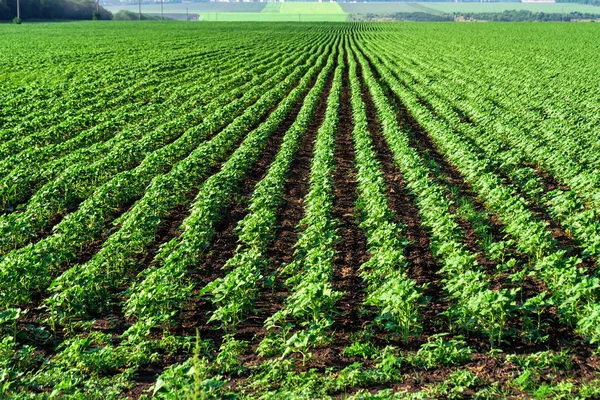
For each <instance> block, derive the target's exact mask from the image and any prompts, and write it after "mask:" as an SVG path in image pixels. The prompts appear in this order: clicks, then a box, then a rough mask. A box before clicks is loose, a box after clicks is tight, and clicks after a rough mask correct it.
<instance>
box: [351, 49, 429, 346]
mask: <svg viewBox="0 0 600 400" xmlns="http://www.w3.org/2000/svg"><path fill="white" fill-rule="evenodd" d="M347 54H348V65H349V82H350V89H351V103H352V120H353V122H354V130H353V132H352V137H353V140H354V149H355V154H356V156H355V157H356V161H355V163H356V167H357V186H358V198H357V201H356V208H357V211H358V216H359V221H360V228H361V229H362V230H363V231H364V232H365V235H366V238H367V246H368V250H369V253H370V254H371V258H370V259H369V261H367V262H366V263H364V264H363V265H362V266H361V271H362V272H361V276H362V277H363V278H364V279H365V281H366V282H367V285H368V288H367V293H368V294H367V297H366V299H365V304H366V305H368V306H374V307H376V308H377V309H378V310H379V314H378V316H377V318H376V321H377V322H378V323H379V324H380V325H382V326H384V327H385V329H386V330H389V331H392V332H398V333H399V334H400V336H401V338H402V339H403V340H408V338H409V337H410V336H411V335H415V334H418V333H419V331H420V328H421V325H420V320H419V312H418V311H419V310H418V306H419V303H420V302H422V300H423V299H422V298H421V295H420V289H421V288H419V287H417V284H416V282H415V281H414V280H413V279H410V278H409V277H408V276H407V261H406V258H405V252H406V246H407V244H408V242H407V240H406V239H405V238H404V237H403V235H402V229H403V227H402V226H401V225H399V224H398V223H396V222H395V221H394V212H393V211H392V210H391V209H390V207H389V203H388V202H389V199H388V197H387V193H386V183H385V179H384V177H383V172H382V169H381V164H380V163H379V161H377V157H376V155H375V151H374V149H373V141H372V139H371V137H370V133H369V130H368V124H367V113H366V106H365V104H364V102H363V100H362V97H361V93H362V90H361V84H360V80H359V78H358V75H357V65H356V61H355V59H354V57H353V56H352V53H351V52H350V51H347Z"/></svg>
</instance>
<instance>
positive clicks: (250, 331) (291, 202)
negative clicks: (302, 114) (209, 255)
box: [233, 75, 333, 387]
mask: <svg viewBox="0 0 600 400" xmlns="http://www.w3.org/2000/svg"><path fill="white" fill-rule="evenodd" d="M332 83H333V76H332V75H330V76H329V77H328V81H327V83H326V84H325V88H324V90H323V93H322V94H321V98H320V99H319V102H318V104H317V107H316V110H315V114H314V118H313V120H312V121H311V123H310V124H309V126H308V128H307V130H306V132H305V133H304V136H303V138H302V143H301V144H300V148H299V150H298V152H297V153H296V157H295V158H294V161H293V162H292V165H291V168H290V172H289V174H288V176H287V179H286V183H285V186H284V189H283V204H282V206H281V207H280V208H279V210H278V212H277V214H278V215H277V217H278V218H277V220H278V221H280V224H279V227H278V228H277V231H276V234H275V239H274V240H273V243H272V245H271V246H270V248H269V250H268V251H267V258H268V259H269V260H270V262H269V266H270V269H269V270H268V271H265V275H267V274H270V273H271V274H275V278H276V279H275V282H274V286H273V287H272V288H264V289H263V290H262V291H261V292H260V294H259V297H258V298H257V300H256V308H257V313H256V314H255V315H252V316H250V317H248V319H247V321H246V322H245V323H243V324H241V325H240V326H239V327H238V330H237V333H236V335H237V336H239V338H241V339H243V340H248V341H249V342H250V345H249V347H248V351H247V352H246V353H245V354H243V355H242V361H243V362H244V364H245V365H248V366H251V365H256V364H259V363H260V362H261V358H260V357H258V355H257V348H258V345H259V344H260V342H261V340H262V339H263V338H264V337H265V336H266V334H267V331H266V329H265V328H264V322H265V320H266V319H267V317H269V316H271V315H273V314H274V313H276V312H277V311H278V310H279V309H280V308H281V307H282V305H283V301H284V299H285V297H286V296H287V290H286V288H285V285H284V284H283V282H282V281H281V279H282V278H281V277H280V276H279V272H280V271H281V269H282V268H283V267H284V266H285V265H287V264H289V263H291V262H292V261H293V259H294V247H293V246H294V244H295V243H296V241H297V240H298V231H297V230H296V229H297V226H298V224H299V223H300V220H301V219H302V216H303V210H304V208H303V207H304V197H305V196H306V194H307V193H308V186H309V182H308V179H309V175H310V163H311V160H312V157H313V149H314V141H315V138H316V135H317V132H318V130H319V127H320V126H321V124H322V123H323V119H324V117H325V110H326V109H327V96H328V94H329V91H330V90H331V86H332ZM233 386H234V387H235V383H234V385H233Z"/></svg>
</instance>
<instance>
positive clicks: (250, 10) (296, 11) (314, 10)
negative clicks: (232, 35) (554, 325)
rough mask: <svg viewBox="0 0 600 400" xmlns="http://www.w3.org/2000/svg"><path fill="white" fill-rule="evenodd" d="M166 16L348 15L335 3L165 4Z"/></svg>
mask: <svg viewBox="0 0 600 400" xmlns="http://www.w3.org/2000/svg"><path fill="white" fill-rule="evenodd" d="M106 9H108V10H109V11H111V12H117V11H119V10H129V11H133V12H137V10H138V8H137V5H135V4H129V5H122V6H107V7H106ZM186 10H187V11H186ZM142 12H143V13H160V5H159V4H142ZM164 12H165V13H186V12H189V13H190V14H198V15H199V20H201V21H267V22H275V21H331V22H336V21H337V22H343V21H346V19H347V18H348V14H347V13H346V12H345V11H344V10H343V9H342V7H340V5H339V4H338V3H317V2H314V3H181V4H165V5H164Z"/></svg>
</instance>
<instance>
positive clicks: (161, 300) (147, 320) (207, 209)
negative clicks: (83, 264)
mask: <svg viewBox="0 0 600 400" xmlns="http://www.w3.org/2000/svg"><path fill="white" fill-rule="evenodd" d="M330 46H331V45H326V44H321V45H320V46H319V49H318V50H317V52H316V53H315V52H314V51H313V50H314V49H311V48H307V53H310V54H313V55H312V56H311V57H310V58H309V60H308V61H307V62H306V64H305V65H304V66H303V67H295V68H294V67H293V66H288V67H286V68H284V70H283V73H285V74H286V75H287V78H286V79H285V80H284V81H283V82H281V83H280V84H278V85H277V87H276V88H274V89H272V90H271V91H268V92H267V93H265V96H263V98H262V99H261V100H259V102H257V103H256V105H255V106H253V107H250V108H249V109H248V110H247V113H246V117H245V118H239V119H238V120H237V121H240V122H239V123H238V125H235V123H234V125H235V126H233V125H232V126H230V128H227V129H226V130H224V131H223V132H222V133H221V134H220V135H222V137H223V138H225V137H226V135H229V136H231V135H240V134H242V135H243V134H244V133H245V132H246V131H247V127H248V126H252V124H251V123H250V124H249V122H251V120H252V118H255V119H260V118H261V116H260V113H261V112H262V113H265V112H267V110H269V109H271V108H272V106H273V105H274V104H275V103H277V102H278V101H279V100H281V97H282V96H285V95H286V94H287V93H288V92H289V91H290V89H291V87H292V86H293V85H294V84H296V83H298V79H300V78H302V79H301V80H300V83H299V84H298V85H297V86H296V87H295V88H294V89H292V91H291V92H290V93H289V95H288V96H287V97H286V98H285V99H284V100H283V101H282V102H281V103H280V104H279V106H278V107H277V108H276V109H275V111H273V112H272V113H271V114H270V115H269V117H268V118H267V119H266V120H265V121H264V122H263V123H262V124H261V125H260V126H259V127H258V128H257V129H255V130H253V131H252V132H250V133H249V134H248V135H247V137H246V138H245V139H244V141H243V142H242V144H241V145H240V146H239V147H238V148H237V149H236V150H235V152H234V154H233V155H232V156H231V157H230V158H229V160H228V161H227V162H225V163H224V164H223V167H222V168H221V171H220V172H219V173H217V174H215V175H213V176H212V177H211V178H209V179H208V180H207V181H206V182H205V183H204V184H203V185H202V188H201V191H200V193H199V195H198V198H197V199H196V201H195V206H194V208H193V210H192V215H191V216H190V217H188V219H186V226H187V229H186V231H187V232H188V236H187V239H188V240H187V243H186V242H185V240H186V238H185V233H184V234H183V235H182V236H184V237H183V238H182V242H181V243H184V244H186V247H185V249H186V250H189V249H190V247H189V246H190V245H191V244H192V243H191V241H190V240H189V239H190V237H189V233H190V231H189V229H190V228H189V227H190V226H192V227H194V225H193V224H197V223H199V222H202V221H198V220H197V218H198V217H200V218H202V217H203V216H205V215H207V213H209V214H211V213H212V218H214V220H212V221H211V222H209V221H205V222H204V223H210V224H211V226H213V227H214V224H215V223H216V221H218V219H219V218H220V216H222V215H223V213H224V212H225V211H226V209H227V204H228V203H230V202H231V201H232V196H231V194H232V193H233V192H235V191H236V189H237V188H238V187H239V183H240V182H241V181H242V180H243V179H244V178H245V176H246V172H247V171H248V169H249V168H250V167H251V166H252V165H253V164H254V163H255V162H256V161H257V160H258V158H259V156H260V154H262V152H263V151H264V148H265V146H266V145H267V144H268V140H269V137H270V136H271V134H272V133H273V132H274V131H275V130H276V129H277V127H278V126H279V125H280V124H281V123H282V122H283V121H284V120H285V118H286V116H287V115H288V114H289V112H291V110H292V108H293V106H294V104H295V103H296V102H297V101H300V99H301V96H302V95H303V94H304V93H306V91H307V90H308V88H309V85H310V83H311V82H312V80H313V79H314V76H315V75H316V74H317V72H318V71H319V70H320V68H321V67H322V64H323V60H324V57H325V56H326V55H327V53H329V48H330ZM324 47H325V49H324ZM320 53H323V54H322V55H320V56H318V55H319V54H320ZM317 57H318V59H317V60H316V61H315V58H317ZM308 66H311V67H310V69H309V70H308V72H306V73H305V74H304V72H305V71H306V70H307V69H308ZM302 74H304V76H303V77H302ZM260 110H263V111H260ZM234 128H235V129H234ZM217 137H218V136H217ZM217 144H218V143H216V142H215V143H214V144H213V146H212V147H211V146H204V147H202V146H201V147H200V148H198V149H197V150H196V151H195V152H194V153H195V155H196V156H197V157H199V159H201V160H206V159H207V158H210V157H213V155H212V153H213V152H215V151H217V150H218V151H221V150H220V147H219V146H216V145H217ZM215 146H216V147H215ZM199 159H196V158H193V159H192V158H190V159H189V163H188V165H187V167H193V165H194V164H196V165H200V163H199ZM182 167H183V165H182ZM201 168H202V167H201ZM180 171H181V173H183V172H184V169H183V168H182V169H181V170H180ZM188 179H192V178H191V177H190V178H188ZM163 188H164V187H163ZM151 190H152V189H151ZM203 200H205V201H203ZM201 203H203V204H204V205H205V206H204V207H202V206H200V205H199V204H201ZM144 210H146V211H147V208H144ZM194 212H196V215H195V214H194ZM194 216H195V217H196V221H194ZM196 232H197V229H194V231H193V233H196ZM207 240H210V239H208V238H207ZM178 243H180V242H178V239H173V240H172V241H171V242H170V244H171V245H174V244H178ZM166 247H168V245H167V246H166ZM204 248H205V246H202V248H201V249H200V251H202V250H203V249H204ZM161 252H163V254H168V253H165V247H163V248H161ZM198 257H199V254H196V256H195V257H194V256H193V255H191V254H189V258H188V259H187V260H186V261H187V263H189V265H188V267H190V266H191V265H193V264H194V263H196V262H197V260H198ZM159 258H160V256H159ZM163 259H164V257H162V258H161V260H163ZM177 260H178V261H182V260H181V259H177ZM167 261H169V260H168V258H167V259H166V260H165V262H167ZM159 262H161V261H159ZM176 262H177V261H176ZM178 267H179V268H182V267H183V268H184V272H185V271H186V270H187V267H185V266H183V265H181V264H179V265H178ZM80 272H83V273H84V274H86V273H87V272H86V271H85V270H84V271H80ZM95 272H96V273H98V272H102V271H95ZM168 272H173V265H172V264H165V265H163V266H162V267H160V268H154V270H153V272H150V273H148V274H147V273H144V274H142V275H143V276H144V277H146V280H143V281H140V282H139V285H134V287H135V290H133V291H132V293H130V295H132V297H131V298H129V299H128V302H127V303H126V304H125V306H124V310H126V311H127V310H129V311H131V312H132V314H133V315H134V316H135V317H136V319H137V322H136V323H134V324H133V326H132V327H131V328H130V329H129V330H128V331H127V332H125V334H124V335H123V339H125V340H123V341H122V342H121V344H120V345H115V342H114V340H113V339H112V338H111V336H110V335H105V334H100V333H99V332H92V333H91V334H89V333H85V334H82V335H75V336H73V337H71V338H68V339H66V340H65V341H64V342H63V343H62V344H61V346H60V347H59V352H58V353H57V354H56V355H55V356H54V357H52V358H51V359H49V360H47V361H45V362H44V363H43V364H42V365H40V367H39V370H38V371H37V372H35V373H34V374H32V375H30V376H28V382H29V384H30V385H36V386H39V387H44V388H54V392H55V393H57V394H62V395H68V394H71V395H75V396H77V395H79V396H84V393H89V392H90V391H92V392H95V390H97V389H95V388H94V387H95V386H97V387H104V388H105V390H107V391H111V392H112V391H114V392H115V393H119V392H121V391H123V390H124V389H125V388H126V387H127V385H128V382H130V381H131V379H132V377H133V372H134V371H135V370H136V368H138V367H139V366H140V365H141V364H143V363H148V362H150V361H152V360H155V359H156V357H159V354H158V353H157V352H156V351H157V350H162V351H163V352H164V351H166V352H169V351H177V350H182V349H183V350H186V351H189V349H190V347H189V345H190V343H191V342H190V341H187V340H186V339H181V338H175V337H171V336H169V335H167V334H165V336H164V337H163V338H162V340H160V341H156V340H151V339H150V337H149V336H148V335H149V329H150V328H151V327H153V326H155V324H157V323H158V321H160V323H161V324H164V325H170V324H172V323H173V322H174V321H173V320H172V319H171V318H172V313H165V314H154V313H153V311H152V310H156V309H162V310H164V309H165V308H167V307H171V308H173V309H174V310H175V309H178V308H180V307H182V306H183V301H184V300H185V299H187V298H188V297H189V295H190V293H184V292H183V290H184V289H185V287H186V286H187V283H185V282H183V281H182V280H177V281H175V280H173V281H172V280H170V279H169V275H167V276H165V275H163V274H165V273H168ZM146 275H148V276H146ZM86 278H89V273H87V277H86ZM157 278H158V279H163V280H164V281H162V282H156V279H157ZM98 279H103V278H102V276H100V275H99V277H98ZM149 279H154V281H152V282H149ZM182 279H183V278H182ZM185 280H186V281H187V279H185ZM86 283H88V284H89V283H90V282H89V281H88V282H86ZM155 283H159V285H158V286H154V284H155ZM160 283H162V285H160ZM74 284H76V285H77V282H74ZM172 285H178V286H177V287H176V288H175V287H172ZM184 285H185V286H184ZM83 288H92V287H91V286H83ZM149 288H150V289H151V290H152V292H151V293H149V292H150V291H149V290H148V289H149ZM161 288H162V289H165V290H166V291H165V292H161V291H160V289H161ZM138 289H139V291H138ZM169 289H175V291H174V292H171V290H169ZM173 293H175V294H179V298H180V301H179V302H174V300H173V298H168V299H167V298H166V297H165V296H171V295H172V294H173ZM71 294H72V295H75V296H78V295H79V294H78V292H77V291H74V292H73V293H71ZM92 295H93V294H92ZM130 302H131V303H130ZM143 302H145V303H143ZM130 306H131V308H129V307H130ZM137 306H142V307H139V308H136V307H137ZM146 307H150V308H152V307H154V308H152V309H151V310H147V308H146ZM192 339H193V338H192ZM115 374H116V375H115ZM105 375H112V376H111V377H110V378H109V377H106V376H105Z"/></svg>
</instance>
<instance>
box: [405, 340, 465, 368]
mask: <svg viewBox="0 0 600 400" xmlns="http://www.w3.org/2000/svg"><path fill="white" fill-rule="evenodd" d="M447 335H448V334H447V333H440V334H437V335H432V336H431V337H430V338H429V339H428V341H427V343H424V344H423V345H422V346H421V348H420V349H419V351H418V352H417V354H415V355H413V356H410V357H408V360H409V362H410V363H411V364H412V365H414V366H416V367H422V368H426V369H430V368H435V367H438V366H454V365H461V364H464V363H466V362H468V361H469V360H470V359H471V353H473V350H472V349H471V348H470V347H469V346H467V342H465V341H464V340H461V339H460V337H457V338H456V339H448V340H446V339H445V336H447Z"/></svg>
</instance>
